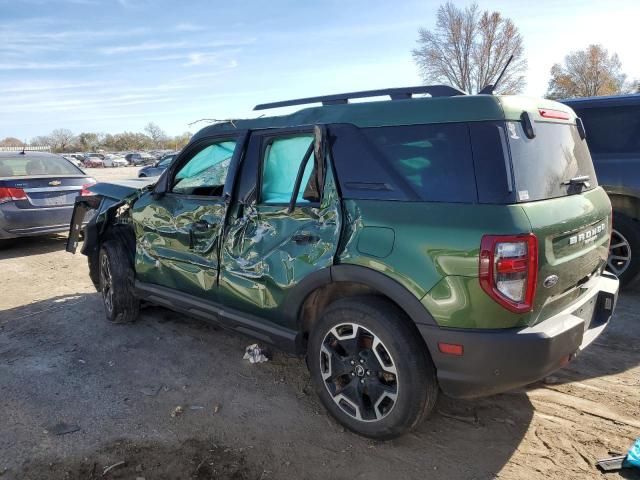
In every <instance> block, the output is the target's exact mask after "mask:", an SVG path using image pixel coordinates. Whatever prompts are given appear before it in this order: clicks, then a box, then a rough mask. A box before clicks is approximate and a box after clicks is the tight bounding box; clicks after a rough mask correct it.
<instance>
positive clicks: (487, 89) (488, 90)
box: [478, 55, 513, 95]
mask: <svg viewBox="0 0 640 480" xmlns="http://www.w3.org/2000/svg"><path fill="white" fill-rule="evenodd" d="M511 60H513V55H511V56H510V57H509V60H507V63H506V64H505V65H504V68H503V69H502V72H500V76H499V77H498V79H497V80H496V83H490V84H488V85H486V86H485V87H484V88H483V89H482V90H480V91H479V92H478V94H479V95H493V92H494V90H495V89H496V87H497V86H498V83H500V80H502V76H503V75H504V72H506V71H507V67H508V66H509V64H510V63H511Z"/></svg>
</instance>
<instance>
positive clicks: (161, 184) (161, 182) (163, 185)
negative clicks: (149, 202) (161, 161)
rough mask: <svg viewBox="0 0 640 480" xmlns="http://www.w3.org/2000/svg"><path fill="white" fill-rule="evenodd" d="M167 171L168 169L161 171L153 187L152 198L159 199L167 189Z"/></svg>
mask: <svg viewBox="0 0 640 480" xmlns="http://www.w3.org/2000/svg"><path fill="white" fill-rule="evenodd" d="M168 173H169V169H166V170H165V171H164V172H162V174H161V175H160V178H159V179H158V182H157V183H156V184H155V186H154V187H153V193H152V196H153V199H154V200H160V199H161V198H162V197H164V194H165V193H167V192H168V191H169V175H168Z"/></svg>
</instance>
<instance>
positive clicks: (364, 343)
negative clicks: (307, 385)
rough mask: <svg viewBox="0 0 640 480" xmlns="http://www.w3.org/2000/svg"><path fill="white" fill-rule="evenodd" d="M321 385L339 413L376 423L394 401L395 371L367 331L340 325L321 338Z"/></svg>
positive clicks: (381, 346)
mask: <svg viewBox="0 0 640 480" xmlns="http://www.w3.org/2000/svg"><path fill="white" fill-rule="evenodd" d="M319 361H320V372H321V374H322V379H323V381H324V385H325V387H326V388H327V390H328V392H329V394H330V395H331V397H332V399H333V401H334V402H335V403H336V405H338V407H340V409H341V410H342V411H343V412H344V413H346V414H347V415H349V416H351V417H352V418H354V419H356V420H360V421H363V422H373V421H379V420H382V419H383V418H385V417H386V416H387V415H389V413H390V412H391V411H392V410H393V407H394V406H395V404H396V401H397V398H398V388H399V383H398V371H397V368H396V363H395V361H394V359H393V358H392V356H391V354H390V353H389V349H388V348H387V347H386V346H385V345H384V344H383V343H382V341H381V340H380V338H378V336H377V335H376V334H375V333H373V332H372V331H371V330H370V329H368V328H365V327H363V326H362V325H358V324H357V323H343V324H340V325H337V326H335V327H334V328H332V329H331V330H330V331H329V332H328V333H327V334H326V335H325V337H324V340H323V341H322V347H321V349H320V358H319Z"/></svg>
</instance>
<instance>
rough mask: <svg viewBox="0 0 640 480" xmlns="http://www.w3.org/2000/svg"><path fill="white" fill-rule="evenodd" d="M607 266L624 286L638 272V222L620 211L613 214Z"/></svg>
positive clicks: (639, 234) (639, 241)
mask: <svg viewBox="0 0 640 480" xmlns="http://www.w3.org/2000/svg"><path fill="white" fill-rule="evenodd" d="M627 257H628V258H627ZM607 268H608V270H609V271H610V272H613V273H614V274H616V275H617V276H618V278H619V279H620V282H621V284H622V286H624V287H626V286H629V285H631V284H632V282H633V280H634V279H635V278H636V277H637V276H638V273H639V272H640V224H639V223H638V222H636V221H634V220H633V219H631V218H629V217H627V216H626V215H623V214H621V213H614V214H613V233H612V235H611V247H610V249H609V260H608V262H607Z"/></svg>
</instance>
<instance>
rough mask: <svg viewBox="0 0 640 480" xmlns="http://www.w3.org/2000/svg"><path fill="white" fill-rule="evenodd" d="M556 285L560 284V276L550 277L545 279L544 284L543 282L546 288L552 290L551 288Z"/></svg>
mask: <svg viewBox="0 0 640 480" xmlns="http://www.w3.org/2000/svg"><path fill="white" fill-rule="evenodd" d="M556 283H558V275H549V276H548V277H547V278H545V279H544V282H542V285H544V288H551V287H555V286H556Z"/></svg>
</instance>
